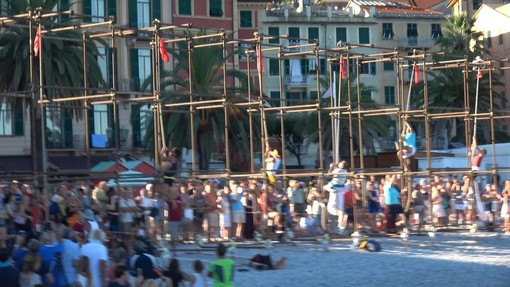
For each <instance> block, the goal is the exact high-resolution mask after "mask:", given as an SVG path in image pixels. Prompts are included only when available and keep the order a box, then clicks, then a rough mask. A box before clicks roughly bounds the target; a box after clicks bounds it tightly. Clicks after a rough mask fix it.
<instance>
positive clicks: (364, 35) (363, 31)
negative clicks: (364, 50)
mask: <svg viewBox="0 0 510 287" xmlns="http://www.w3.org/2000/svg"><path fill="white" fill-rule="evenodd" d="M358 31H359V43H360V44H370V30H369V28H359V30H358Z"/></svg>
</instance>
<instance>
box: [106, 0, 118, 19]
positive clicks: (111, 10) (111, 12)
mask: <svg viewBox="0 0 510 287" xmlns="http://www.w3.org/2000/svg"><path fill="white" fill-rule="evenodd" d="M108 16H113V17H114V19H115V20H117V0H108Z"/></svg>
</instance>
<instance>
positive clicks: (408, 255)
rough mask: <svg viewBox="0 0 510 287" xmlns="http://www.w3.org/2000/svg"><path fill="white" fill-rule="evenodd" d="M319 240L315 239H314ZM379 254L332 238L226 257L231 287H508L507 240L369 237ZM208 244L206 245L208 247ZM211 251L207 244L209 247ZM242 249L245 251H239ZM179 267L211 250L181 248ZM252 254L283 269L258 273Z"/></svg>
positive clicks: (457, 235) (492, 236)
mask: <svg viewBox="0 0 510 287" xmlns="http://www.w3.org/2000/svg"><path fill="white" fill-rule="evenodd" d="M319 238H320V237H319ZM373 239H374V240H377V241H378V242H379V243H381V246H382V250H381V251H380V252H368V251H365V250H355V249H352V248H351V246H350V245H351V243H352V240H350V239H349V238H345V239H334V240H332V242H331V244H330V245H329V248H328V249H329V251H324V249H325V248H324V245H322V244H320V243H316V242H313V241H309V240H306V241H305V240H303V241H295V242H294V244H274V245H273V248H270V249H267V248H265V247H264V246H263V244H259V248H256V246H254V245H255V244H254V243H250V242H245V243H239V244H237V247H236V248H235V250H234V252H231V253H230V256H231V258H232V259H234V260H235V262H236V273H235V286H238V287H256V286H268V287H270V286H274V287H284V286H491V287H497V286H501V287H504V286H510V237H509V236H504V235H498V234H496V233H488V232H487V233H484V232H478V233H475V234H471V233H469V232H453V233H446V232H438V233H436V236H435V239H434V240H431V238H429V237H428V236H426V235H422V236H418V235H411V236H410V237H409V240H408V242H409V246H408V247H405V246H404V244H403V241H402V239H400V238H390V237H379V238H373ZM208 245H209V244H208ZM210 246H212V245H210ZM243 246H244V247H246V248H244V247H243ZM179 249H180V250H184V249H193V250H195V251H190V252H186V251H180V252H178V257H179V258H180V259H181V260H180V263H181V267H182V269H183V270H184V271H187V272H190V271H191V260H194V259H201V260H203V261H204V262H205V263H206V265H207V263H208V262H210V261H213V260H214V259H215V257H214V251H213V250H212V249H203V250H202V251H196V250H197V249H196V246H193V245H181V246H180V248H179ZM257 253H259V254H263V255H266V254H270V255H271V257H272V258H273V261H276V260H278V259H279V258H281V257H287V262H286V266H285V268H284V269H283V270H267V271H259V270H255V269H253V268H250V267H248V266H247V264H248V262H249V260H248V258H251V257H253V256H254V255H256V254H257Z"/></svg>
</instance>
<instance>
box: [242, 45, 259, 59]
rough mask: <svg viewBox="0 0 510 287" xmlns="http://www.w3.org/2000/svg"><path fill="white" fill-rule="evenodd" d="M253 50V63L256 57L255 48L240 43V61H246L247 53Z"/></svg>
mask: <svg viewBox="0 0 510 287" xmlns="http://www.w3.org/2000/svg"><path fill="white" fill-rule="evenodd" d="M250 49H251V50H252V51H251V52H252V53H251V54H250V61H253V60H254V59H255V57H256V55H255V51H254V50H255V48H254V47H253V45H252V44H250V43H239V53H240V54H239V60H246V51H248V50H250Z"/></svg>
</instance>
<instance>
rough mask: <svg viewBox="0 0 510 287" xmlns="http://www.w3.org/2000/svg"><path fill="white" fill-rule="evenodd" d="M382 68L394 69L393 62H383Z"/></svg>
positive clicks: (386, 69)
mask: <svg viewBox="0 0 510 287" xmlns="http://www.w3.org/2000/svg"><path fill="white" fill-rule="evenodd" d="M383 67H384V70H385V71H393V70H395V64H394V63H393V62H384V65H383Z"/></svg>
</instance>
